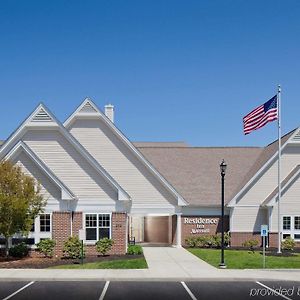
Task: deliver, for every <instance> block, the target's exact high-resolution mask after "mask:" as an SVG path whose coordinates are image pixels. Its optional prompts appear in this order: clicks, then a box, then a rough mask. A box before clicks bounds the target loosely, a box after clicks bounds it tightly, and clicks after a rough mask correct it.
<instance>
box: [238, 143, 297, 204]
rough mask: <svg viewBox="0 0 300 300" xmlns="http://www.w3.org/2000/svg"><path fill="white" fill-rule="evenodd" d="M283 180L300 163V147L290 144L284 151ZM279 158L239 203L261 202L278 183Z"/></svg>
mask: <svg viewBox="0 0 300 300" xmlns="http://www.w3.org/2000/svg"><path fill="white" fill-rule="evenodd" d="M281 161H282V167H281V180H283V179H284V178H285V177H286V176H287V175H288V174H289V173H290V172H291V171H292V170H293V169H294V168H295V167H296V165H298V164H300V147H299V146H288V147H286V148H285V149H284V151H283V152H282V159H281ZM277 165H278V162H277V159H276V160H275V161H274V162H273V164H272V165H271V166H270V167H269V168H268V169H267V171H266V172H265V173H263V174H262V175H261V177H260V178H259V179H258V180H257V181H256V182H255V183H254V184H252V185H251V187H250V189H248V190H246V192H245V193H244V194H243V195H242V197H241V198H240V199H239V201H238V202H237V203H238V204H239V205H248V204H255V205H256V204H261V203H262V202H263V201H264V200H265V199H266V198H267V197H268V196H269V194H271V193H272V191H273V190H274V189H275V188H276V187H277V184H278V177H277V176H278V175H277V174H278V173H277V171H278V167H277Z"/></svg>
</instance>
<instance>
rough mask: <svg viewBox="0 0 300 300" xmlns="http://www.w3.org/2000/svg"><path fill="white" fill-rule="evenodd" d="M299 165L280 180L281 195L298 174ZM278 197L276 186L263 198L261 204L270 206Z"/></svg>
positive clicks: (299, 171) (299, 170)
mask: <svg viewBox="0 0 300 300" xmlns="http://www.w3.org/2000/svg"><path fill="white" fill-rule="evenodd" d="M299 173H300V165H297V166H296V167H295V168H294V169H293V170H292V171H291V172H290V173H289V174H288V175H287V176H286V177H285V178H284V180H283V181H282V182H281V188H282V190H281V195H282V194H283V193H284V192H285V190H286V187H287V186H288V185H289V184H290V183H291V182H292V181H293V180H294V179H295V178H296V177H297V176H298V175H299ZM277 197H278V187H276V188H275V189H274V190H273V192H272V193H271V194H270V195H269V196H268V197H267V198H266V199H265V200H264V202H263V203H262V204H261V206H272V205H274V202H275V201H274V200H275V199H276V198H277Z"/></svg>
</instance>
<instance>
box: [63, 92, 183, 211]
mask: <svg viewBox="0 0 300 300" xmlns="http://www.w3.org/2000/svg"><path fill="white" fill-rule="evenodd" d="M79 117H82V118H100V119H102V120H103V121H104V122H105V124H106V125H107V126H108V127H109V128H110V129H111V130H112V131H113V132H114V134H115V135H116V136H117V137H118V138H119V139H120V140H121V141H122V142H123V143H124V144H125V145H126V146H127V147H128V148H129V150H130V151H132V153H133V154H134V155H135V156H136V157H137V158H138V159H139V160H140V161H141V162H142V163H143V164H144V165H145V166H146V167H147V168H148V169H149V170H150V171H151V173H152V174H154V176H156V178H157V179H158V180H159V181H160V182H161V183H162V184H163V185H164V186H165V187H166V188H167V189H168V190H169V191H170V192H171V193H172V194H173V195H174V196H175V197H177V202H178V205H181V206H185V205H188V203H187V202H186V200H185V199H184V198H183V197H182V196H181V195H180V194H179V193H178V192H177V191H176V189H175V188H174V187H173V186H172V185H171V184H170V183H169V182H168V181H167V180H166V179H165V178H164V177H163V176H162V175H161V174H160V173H159V172H158V171H157V170H156V168H155V167H154V166H153V165H152V164H151V163H150V162H149V161H148V160H147V159H146V158H145V157H144V156H143V155H142V153H141V152H140V151H138V150H137V148H136V147H135V146H134V145H133V144H132V143H131V142H130V141H129V140H128V138H127V137H126V136H125V135H124V134H123V133H122V132H121V131H120V130H119V129H118V128H117V127H116V126H115V124H114V123H113V122H111V120H110V119H109V118H107V117H106V115H105V114H104V113H103V112H102V111H101V110H100V109H99V108H98V107H97V105H96V104H95V103H94V102H93V101H92V100H91V99H89V98H86V99H85V100H84V101H83V102H82V103H81V104H80V105H79V107H78V108H77V109H76V110H75V111H74V112H73V113H72V114H71V116H70V117H69V118H68V119H67V120H66V121H65V122H64V126H65V127H66V128H68V127H69V126H70V125H71V124H72V122H73V121H74V120H75V119H76V118H79Z"/></svg>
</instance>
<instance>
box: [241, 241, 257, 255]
mask: <svg viewBox="0 0 300 300" xmlns="http://www.w3.org/2000/svg"><path fill="white" fill-rule="evenodd" d="M258 244H259V241H258V240H256V239H250V240H247V241H245V242H244V243H243V244H242V246H243V247H246V248H249V250H250V251H252V252H254V249H255V248H256V247H257V246H258Z"/></svg>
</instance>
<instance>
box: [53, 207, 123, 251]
mask: <svg viewBox="0 0 300 300" xmlns="http://www.w3.org/2000/svg"><path fill="white" fill-rule="evenodd" d="M126 218H127V214H126V213H112V233H111V236H112V239H113V240H114V245H113V248H112V250H111V251H110V253H109V254H125V253H126V250H127V249H126V239H127V236H126ZM82 227H83V224H82V212H74V213H73V229H72V233H73V236H76V235H77V236H78V234H79V229H81V228H82ZM70 231H71V223H70V213H69V212H54V213H53V215H52V238H53V239H54V240H55V241H56V246H55V250H54V253H55V254H54V255H57V256H59V257H61V256H62V255H63V251H62V250H63V244H64V242H65V241H66V240H67V239H68V237H69V236H70ZM86 254H87V255H98V254H99V253H98V252H97V251H96V247H95V245H86Z"/></svg>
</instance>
